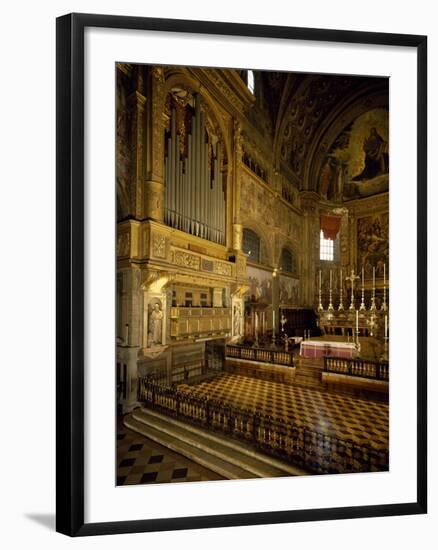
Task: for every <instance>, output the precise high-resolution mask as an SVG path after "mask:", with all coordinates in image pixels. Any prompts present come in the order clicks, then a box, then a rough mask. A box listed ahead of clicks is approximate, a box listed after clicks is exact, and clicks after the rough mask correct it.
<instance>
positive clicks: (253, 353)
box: [225, 345, 294, 367]
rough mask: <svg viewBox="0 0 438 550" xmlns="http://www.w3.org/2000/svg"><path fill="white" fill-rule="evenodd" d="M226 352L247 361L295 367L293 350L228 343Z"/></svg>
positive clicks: (227, 354) (228, 355)
mask: <svg viewBox="0 0 438 550" xmlns="http://www.w3.org/2000/svg"><path fill="white" fill-rule="evenodd" d="M225 354H226V356H227V357H233V358H236V359H245V360H246V361H260V362H261V363H271V364H274V365H282V366H287V367H293V365H294V357H293V353H292V352H291V351H283V350H273V349H265V348H253V347H244V346H232V345H227V346H226V351H225Z"/></svg>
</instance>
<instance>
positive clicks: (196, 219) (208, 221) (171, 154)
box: [164, 94, 226, 244]
mask: <svg viewBox="0 0 438 550" xmlns="http://www.w3.org/2000/svg"><path fill="white" fill-rule="evenodd" d="M186 130H187V129H186ZM185 138H186V140H187V142H186V146H185V147H184V153H183V154H181V150H180V145H181V139H182V137H181V135H180V133H179V132H178V131H177V127H176V110H175V108H173V109H172V112H171V123H170V132H169V133H168V134H167V135H166V140H167V141H166V145H167V155H166V158H165V159H164V179H165V222H166V223H167V224H168V225H170V226H171V227H175V228H177V229H180V230H182V231H185V232H187V233H191V234H193V235H196V236H198V237H202V238H204V239H208V240H211V241H214V242H218V243H221V244H224V243H225V214H226V197H225V193H224V191H223V176H222V145H221V143H220V142H218V141H216V140H215V141H213V140H212V139H211V138H210V136H209V134H208V132H207V130H206V118H205V113H204V112H202V110H201V99H200V96H199V94H198V95H196V96H195V104H194V112H193V114H192V117H191V132H190V133H189V132H187V131H186V136H185Z"/></svg>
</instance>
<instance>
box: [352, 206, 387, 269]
mask: <svg viewBox="0 0 438 550" xmlns="http://www.w3.org/2000/svg"><path fill="white" fill-rule="evenodd" d="M388 259H389V212H384V213H381V214H375V215H373V216H366V217H364V218H359V219H358V220H357V269H358V271H361V270H362V268H363V269H364V274H365V278H366V279H371V278H372V276H373V267H375V270H376V277H377V278H383V273H384V269H385V266H386V274H388Z"/></svg>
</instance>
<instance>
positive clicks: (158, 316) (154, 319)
mask: <svg viewBox="0 0 438 550" xmlns="http://www.w3.org/2000/svg"><path fill="white" fill-rule="evenodd" d="M162 325H163V312H162V311H161V309H160V304H154V306H153V309H152V313H151V325H150V327H151V328H150V330H151V335H152V343H154V344H161V340H162Z"/></svg>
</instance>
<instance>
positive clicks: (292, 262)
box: [278, 246, 297, 274]
mask: <svg viewBox="0 0 438 550" xmlns="http://www.w3.org/2000/svg"><path fill="white" fill-rule="evenodd" d="M278 265H279V267H280V270H281V271H282V272H283V273H293V274H295V273H296V271H297V265H296V257H295V254H294V253H293V251H292V250H291V248H289V247H288V246H283V248H282V249H281V252H280V259H279V262H278Z"/></svg>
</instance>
